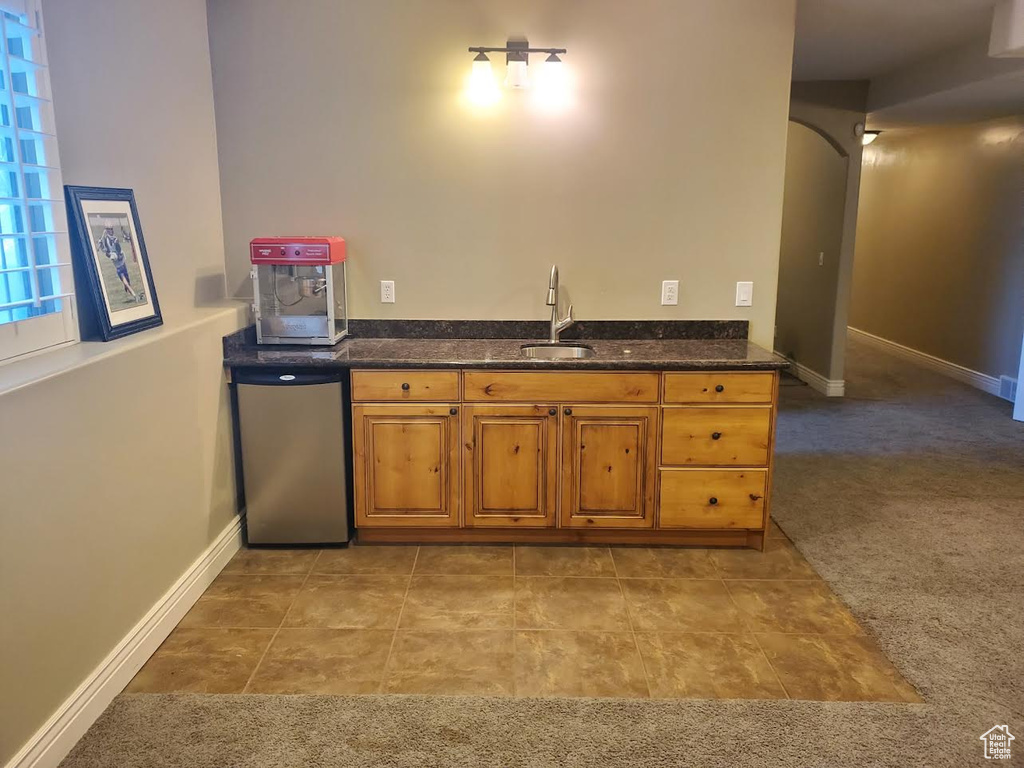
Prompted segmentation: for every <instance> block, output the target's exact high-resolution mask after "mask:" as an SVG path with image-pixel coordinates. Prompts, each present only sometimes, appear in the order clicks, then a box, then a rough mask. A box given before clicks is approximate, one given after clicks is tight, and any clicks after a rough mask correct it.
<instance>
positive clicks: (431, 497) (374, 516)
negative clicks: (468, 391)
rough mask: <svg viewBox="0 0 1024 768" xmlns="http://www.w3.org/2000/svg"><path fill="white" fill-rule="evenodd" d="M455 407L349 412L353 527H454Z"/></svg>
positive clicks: (381, 407) (374, 407)
mask: <svg viewBox="0 0 1024 768" xmlns="http://www.w3.org/2000/svg"><path fill="white" fill-rule="evenodd" d="M458 412H459V409H458V406H457V405H356V406H354V407H353V409H352V413H353V418H352V437H353V464H354V465H355V466H354V477H353V482H354V497H355V507H356V510H355V513H356V526H406V527H423V526H452V527H454V526H458V525H459V483H458V476H459V461H458V451H459V443H458V441H459V418H458Z"/></svg>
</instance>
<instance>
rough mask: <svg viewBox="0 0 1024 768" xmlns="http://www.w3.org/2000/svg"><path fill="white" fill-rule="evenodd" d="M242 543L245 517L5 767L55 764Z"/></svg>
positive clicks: (50, 767)
mask: <svg viewBox="0 0 1024 768" xmlns="http://www.w3.org/2000/svg"><path fill="white" fill-rule="evenodd" d="M241 545H242V518H241V517H237V518H235V520H233V521H232V522H231V524H230V525H228V526H227V527H226V528H225V529H224V530H223V531H221V533H220V535H219V536H218V537H217V539H216V540H215V541H214V542H213V543H212V544H211V545H210V546H209V547H207V548H206V551H205V552H203V554H202V555H200V556H199V558H198V559H197V560H196V561H195V562H194V563H192V565H190V566H189V568H188V570H186V571H185V573H184V574H183V575H182V577H181V578H180V579H178V581H177V582H176V583H175V584H174V586H172V587H171V588H170V589H169V590H168V591H167V592H166V594H164V596H163V597H161V598H160V599H159V600H158V601H157V602H156V604H155V605H154V606H153V607H152V608H150V609H149V612H148V613H147V614H146V615H145V616H144V617H143V618H142V620H141V621H139V623H138V624H136V625H135V627H134V628H133V629H132V630H131V631H130V632H129V633H128V634H127V635H125V636H124V638H123V639H122V640H121V642H120V643H118V645H117V647H116V648H114V650H112V651H111V652H110V654H109V655H108V656H107V658H105V659H104V660H103V661H102V663H100V665H99V666H98V667H96V669H94V670H93V671H92V673H91V674H90V675H89V676H88V677H87V678H86V679H85V680H84V681H83V682H82V684H81V685H80V686H78V690H76V691H75V692H74V693H73V694H71V696H69V697H68V699H67V700H66V701H65V702H64V703H63V704H62V705H61V706H60V708H59V709H58V710H57V711H56V712H55V713H54V714H53V716H52V717H51V718H50V719H49V720H48V721H47V722H46V724H45V725H43V727H42V728H40V729H39V730H38V731H36V733H35V735H34V736H33V737H32V738H31V739H29V741H28V743H26V744H25V746H24V747H22V749H21V750H20V751H19V752H18V753H17V754H16V755H15V756H14V757H13V758H12V759H11V761H10V762H9V763H7V766H6V768H56V766H57V765H58V764H59V763H60V761H61V760H63V759H64V758H65V756H67V754H68V752H70V751H71V748H72V747H73V746H75V744H76V743H77V742H78V740H79V739H80V738H82V736H83V735H84V734H85V732H86V731H87V730H88V729H89V726H91V725H92V724H93V723H94V722H96V720H97V718H99V716H100V715H101V714H103V710H105V709H106V708H107V706H108V705H109V704H110V702H111V701H113V700H114V697H115V696H117V694H119V693H120V692H121V691H122V690H124V687H125V686H126V685H128V683H129V682H131V679H132V678H133V677H135V673H136V672H138V671H139V670H140V669H141V668H142V665H143V664H145V663H146V661H147V660H148V659H149V657H150V656H152V655H153V652H154V651H155V650H156V649H157V648H159V647H160V644H161V643H162V642H163V641H164V640H165V639H166V638H167V636H168V635H169V634H170V633H171V630H173V629H174V627H175V626H176V625H177V624H178V622H179V621H181V619H182V617H183V616H184V615H185V614H186V613H187V612H188V610H189V608H191V607H192V606H193V605H194V604H195V602H196V601H197V600H198V599H199V596H200V595H202V594H203V592H204V591H205V590H206V588H207V587H208V586H210V583H211V582H212V581H213V580H214V578H216V576H217V574H218V573H220V572H221V570H222V569H223V568H224V566H225V565H227V563H228V561H229V560H230V559H231V557H232V556H233V555H234V554H235V552H237V551H238V550H239V548H240V547H241Z"/></svg>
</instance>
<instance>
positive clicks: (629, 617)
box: [608, 547, 654, 699]
mask: <svg viewBox="0 0 1024 768" xmlns="http://www.w3.org/2000/svg"><path fill="white" fill-rule="evenodd" d="M608 557H609V559H610V560H611V561H612V572H613V573H614V574H615V584H616V586H618V588H619V594H620V595H621V596H622V605H623V607H624V608H625V609H626V621H627V622H628V623H629V633H630V634H631V635H632V636H633V647H634V648H636V655H637V656H639V657H640V669H642V670H643V673H644V685H646V686H647V698H648V699H653V698H654V694H653V693H652V692H651V676H650V674H648V672H647V661H646V660H645V659H644V654H643V651H641V650H640V641H639V640H638V639H637V636H636V627H635V626H633V616H632V615H631V614H630V612H629V601H628V600H627V599H626V590H625V589H624V588H623V586H622V579H621V578H620V577H619V567H618V565H616V564H615V553H614V552H612V548H611V547H608Z"/></svg>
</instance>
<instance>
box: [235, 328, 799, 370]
mask: <svg viewBox="0 0 1024 768" xmlns="http://www.w3.org/2000/svg"><path fill="white" fill-rule="evenodd" d="M537 341H543V340H542V339H536V338H534V339H529V338H512V339H510V338H493V339H487V338H484V339H481V338H475V339H437V338H434V339H431V338H349V339H345V340H343V341H341V342H339V343H338V344H336V345H334V346H333V347H307V346H262V347H261V346H257V345H256V344H255V343H253V340H252V337H251V334H247V333H244V332H243V333H240V334H236V335H234V336H231V337H227V339H225V345H224V364H225V365H226V366H228V367H230V368H257V367H292V368H294V367H303V368H506V369H520V370H548V369H560V370H580V371H600V370H676V371H685V370H705V369H715V370H762V371H767V370H778V369H781V368H785V367H787V366H788V363H787V362H786V361H785V360H784V359H783V358H781V357H779V356H778V355H775V354H773V353H771V352H769V351H767V350H765V349H762V348H761V347H759V346H757V345H756V344H752V343H750V342H749V341H747V340H746V339H736V338H715V339H709V338H700V339H689V338H656V339H633V340H630V339H600V338H593V339H584V340H583V341H584V343H586V344H587V345H588V346H591V347H593V348H594V351H595V352H596V353H597V354H596V355H595V356H594V357H592V358H589V359H586V360H531V359H526V358H524V357H522V355H521V353H520V347H521V346H522V345H523V344H529V343H535V342H537Z"/></svg>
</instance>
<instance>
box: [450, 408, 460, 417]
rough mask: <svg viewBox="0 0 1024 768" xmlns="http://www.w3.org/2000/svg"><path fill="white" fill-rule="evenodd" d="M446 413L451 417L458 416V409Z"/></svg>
mask: <svg viewBox="0 0 1024 768" xmlns="http://www.w3.org/2000/svg"><path fill="white" fill-rule="evenodd" d="M448 413H450V414H451V415H452V416H458V415H459V409H458V408H452V409H451V410H449V411H448Z"/></svg>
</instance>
